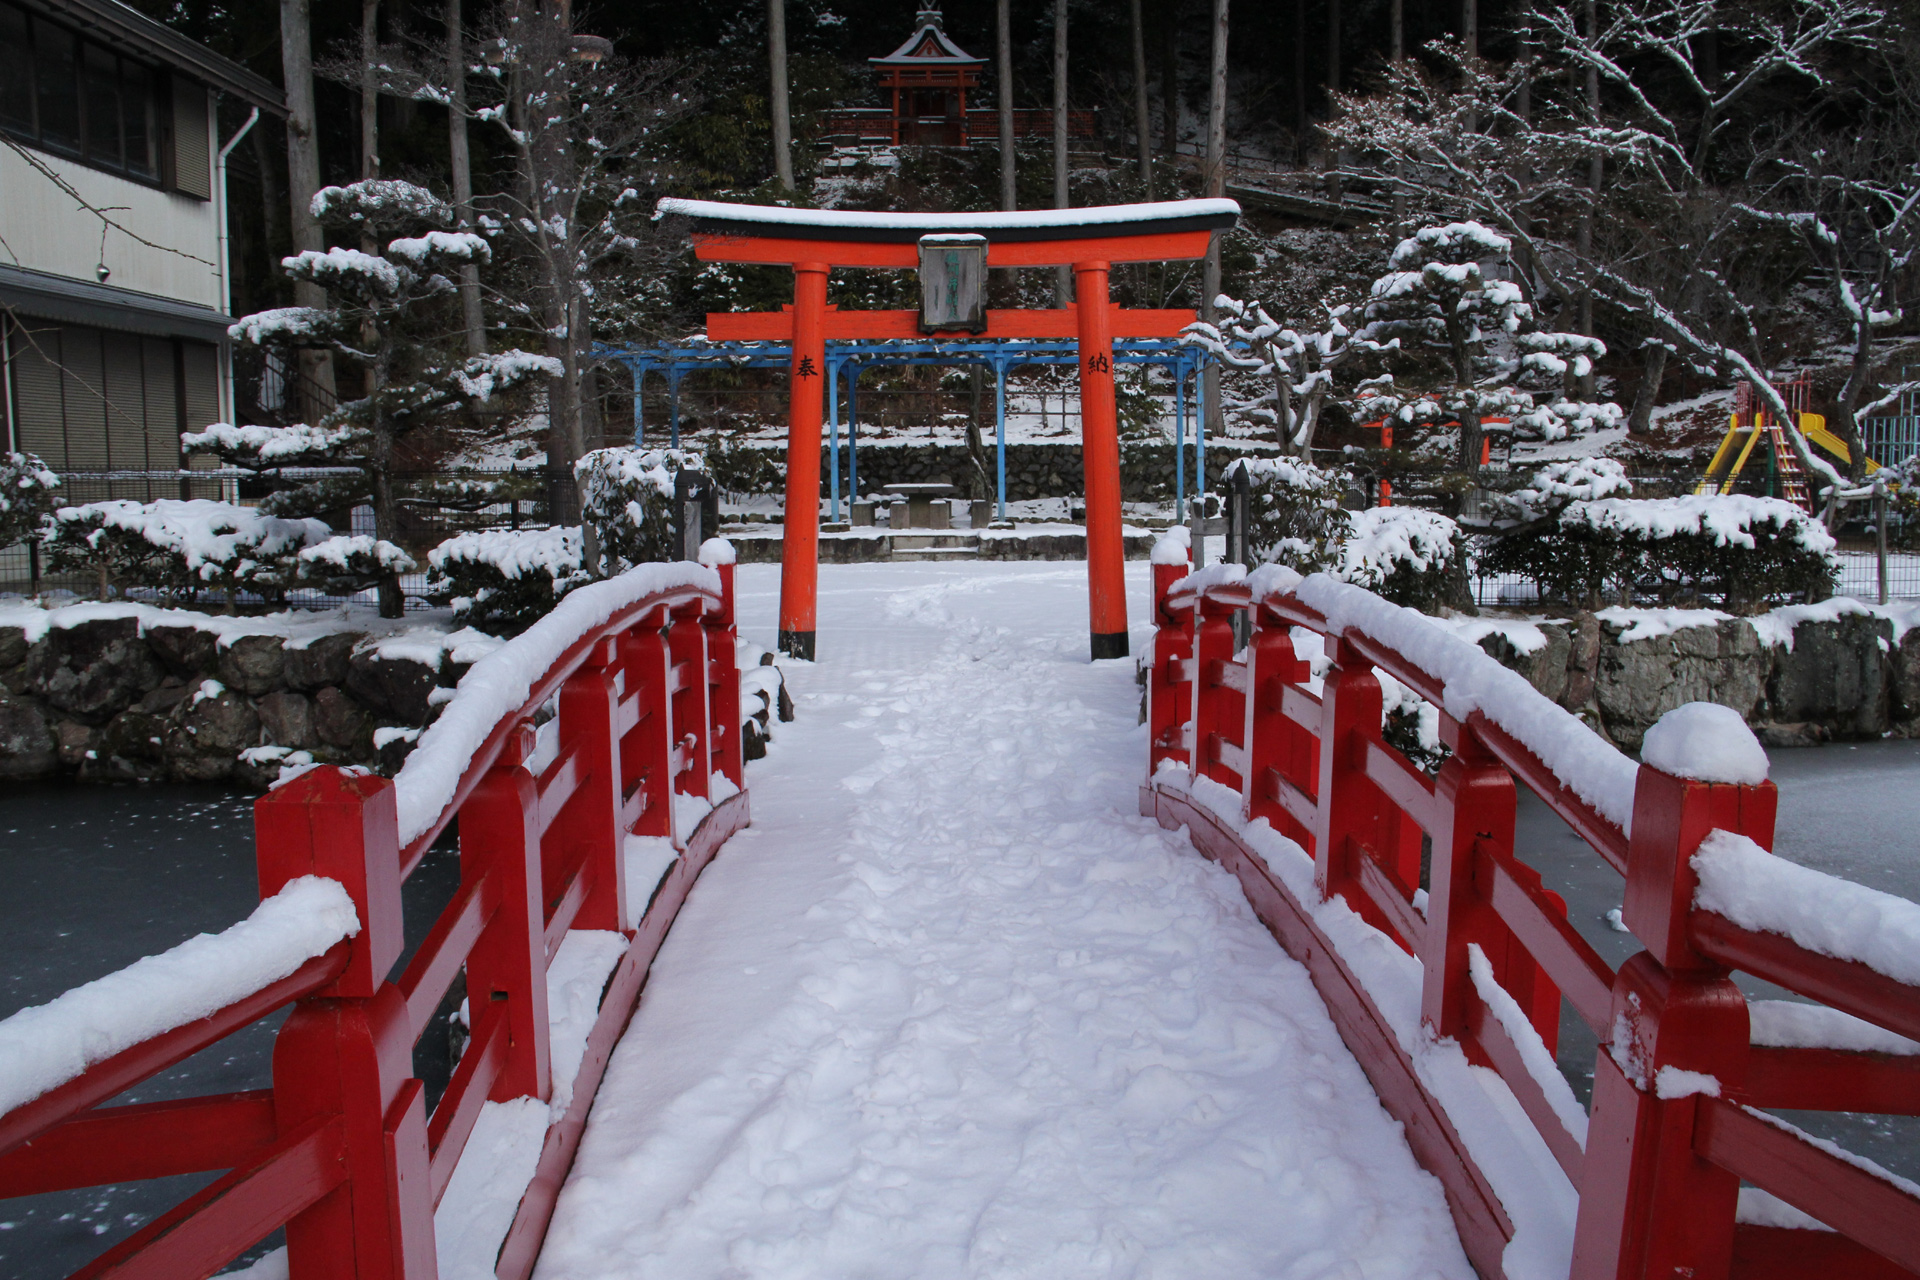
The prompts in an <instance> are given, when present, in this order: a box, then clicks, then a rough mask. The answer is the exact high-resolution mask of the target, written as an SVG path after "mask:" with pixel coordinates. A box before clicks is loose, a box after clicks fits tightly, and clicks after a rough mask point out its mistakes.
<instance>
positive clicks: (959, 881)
mask: <svg viewBox="0 0 1920 1280" xmlns="http://www.w3.org/2000/svg"><path fill="white" fill-rule="evenodd" d="M1129 569H1130V576H1129V582H1130V585H1131V587H1132V594H1133V601H1132V604H1133V610H1134V616H1135V617H1136V619H1137V618H1138V617H1139V616H1140V615H1141V612H1142V608H1141V606H1142V604H1143V603H1144V596H1145V577H1144V569H1145V566H1144V565H1133V566H1129ZM1084 575H1085V568H1084V566H1082V565H1078V564H1050V565H1049V564H977V565H946V564H915V565H849V566H830V567H826V568H825V569H824V570H823V573H822V597H821V619H820V631H819V635H820V647H821V654H822V661H821V662H820V663H819V664H818V665H814V666H798V667H789V668H788V679H789V686H790V688H791V689H792V690H793V692H794V695H795V698H796V701H797V703H798V705H799V719H798V721H797V722H796V723H794V724H790V725H785V726H781V732H780V734H779V737H778V740H777V741H776V743H775V744H774V748H773V751H772V753H771V754H770V755H769V757H768V758H767V759H766V760H763V761H760V762H757V763H756V764H754V765H752V766H750V767H749V774H748V782H749V785H750V787H751V789H752V792H753V816H754V826H753V827H752V829H750V830H749V831H746V832H744V833H742V834H741V835H739V836H737V837H736V838H735V839H734V840H733V841H732V842H731V843H730V844H729V845H728V846H727V848H726V849H725V850H724V851H723V853H722V854H721V856H720V857H719V858H718V859H717V860H716V861H715V862H714V864H713V865H712V866H711V867H710V868H709V869H708V870H707V872H706V874H705V876H704V877H703V878H702V880H701V881H700V883H699V885H698V886H697V888H696V889H695V891H694V893H693V896H692V898H691V899H690V901H689V902H688V904H687V906H686V908H685V910H684V912H683V914H682V915H681V917H680V920H679V922H678V923H677V924H676V925H675V928H674V931H673V934H672V935H671V937H670V938H669V939H668V941H667V944H666V946H665V948H664V949H663V950H662V952H661V955H660V957H659V959H658V961H657V962H656V964H655V966H654V971H653V976H652V978H651V980H650V985H649V986H648V988H647V992H646V996H645V999H644V1000H643V1001H642V1004H641V1007H640V1010H639V1013H638V1014H637V1016H636V1017H635V1019H634V1021H633V1025H632V1029H631V1030H630V1031H629V1033H628V1035H627V1037H626V1039H625V1041H624V1042H623V1043H622V1044H621V1046H620V1047H619V1049H618V1050H617V1052H616V1053H615V1056H614V1058H613V1061H612V1063H611V1066H610V1068H609V1070H608V1074H607V1077H606V1080H605V1083H604V1085H603V1086H602V1089H601V1091H600V1095H599V1099H598V1101H597V1102H596V1104H595V1107H594V1110H593V1113H592V1116H591V1119H590V1121H589V1124H588V1128H587V1132H586V1136H585V1139H584V1141H583V1143H582V1145H581V1149H580V1154H579V1158H578V1161H577V1163H576V1164H575V1167H574V1172H573V1176H572V1178H571V1180H570V1182H569V1183H568V1185H567V1187H566V1190H565V1192H564V1193H563V1195H562V1197H561V1200H560V1204H559V1209H558V1213H557V1214H556V1216H555V1219H554V1223H553V1228H552V1231H551V1233H550V1235H549V1237H548V1243H547V1247H546V1250H545V1253H544V1255H543V1257H542V1260H541V1263H540V1269H539V1272H538V1275H539V1277H541V1280H602V1278H611V1277H633V1278H635V1280H643V1278H650V1277H675V1278H676V1280H680V1278H685V1277H711V1278H715V1280H717V1278H720V1277H743V1278H744V1277H755V1278H756V1280H758V1278H761V1277H765V1278H768V1280H775V1278H784V1277H794V1278H795V1280H799V1278H801V1277H805V1278H806V1280H821V1278H823V1277H895V1276H897V1277H902V1278H906V1277H913V1278H914V1280H938V1278H941V1277H960V1276H994V1277H1014V1276H1034V1277H1047V1278H1048V1280H1067V1278H1070V1277H1081V1276H1087V1277H1096V1276H1097V1277H1109V1276H1114V1277H1118V1276H1126V1277H1148V1276H1155V1277H1179V1278H1180V1280H1201V1278H1203V1277H1211V1276H1220V1277H1229V1276H1230V1277H1234V1278H1235V1280H1245V1278H1246V1277H1251V1276H1261V1277H1300V1278H1302V1280H1306V1278H1309V1277H1326V1278H1333V1277H1339V1278H1341V1280H1349V1278H1350V1280H1361V1278H1362V1277H1379V1278H1383V1280H1384V1278H1393V1280H1417V1278H1423V1277H1429V1276H1436V1277H1461V1278H1462V1280H1465V1278H1466V1277H1470V1276H1471V1275H1472V1272H1471V1270H1470V1268H1469V1267H1468V1265H1467V1262H1466V1259H1465V1257H1464V1256H1463V1254H1462V1253H1461V1251H1460V1247H1459V1243H1458V1241H1457V1239H1456V1238H1455V1235H1454V1230H1453V1226H1452V1223H1451V1220H1450V1218H1449V1216H1448V1214H1447V1211H1446V1207H1445V1204H1444V1201H1443V1199H1442V1196H1441V1192H1440V1187H1439V1184H1438V1182H1437V1181H1435V1180H1434V1179H1433V1178H1431V1177H1430V1176H1428V1175H1426V1174H1425V1173H1422V1172H1421V1171H1420V1170H1419V1169H1418V1168H1417V1167H1416V1165H1415V1164H1414V1162H1413V1159H1412V1157H1411V1155H1410V1154H1409V1152H1408V1150H1407V1147H1406V1144H1405V1141H1404V1140H1403V1138H1402V1137H1401V1134H1400V1131H1399V1128H1398V1126H1397V1125H1396V1124H1395V1123H1394V1122H1393V1121H1392V1120H1391V1119H1389V1117H1388V1116H1387V1115H1386V1114H1385V1112H1384V1111H1382V1110H1381V1108H1380V1106H1379V1104H1378V1103H1377V1102H1376V1101H1375V1099H1374V1096H1373V1094H1372V1091H1371V1089H1370V1088H1369V1086H1368V1084H1367V1081H1366V1079H1365V1077H1364V1076H1363V1075H1362V1074H1361V1072H1360V1069H1359V1067H1358V1066H1357V1065H1356V1064H1355V1062H1354V1060H1353V1058H1352V1056H1351V1055H1350V1054H1349V1053H1348V1052H1347V1050H1346V1049H1345V1047H1344V1046H1343V1045H1342V1044H1341V1042H1340V1039H1339V1036H1338V1035H1337V1033H1336V1032H1335V1031H1334V1029H1333V1026H1332V1024H1331V1023H1330V1022H1329V1021H1328V1018H1327V1015H1326V1012H1325V1009H1324V1007H1323V1005H1322V1004H1321V1002H1320V999H1319V997H1318V996H1317V995H1316V993H1315V992H1314V989H1313V987H1312V984H1311V983H1310V982H1309V981H1308V979H1307V976H1306V973H1305V971H1304V970H1303V969H1302V968H1300V967H1299V966H1298V965H1296V964H1295V963H1294V962H1293V961H1291V960H1290V959H1288V958H1287V957H1286V956H1285V954H1284V953H1283V952H1281V950H1280V949H1279V947H1278V946H1277V945H1276V944H1275V943H1274V942H1273V941H1272V939H1271V938H1270V937H1269V936H1268V935H1267V933H1266V931H1265V930H1264V929H1263V928H1262V927H1261V926H1260V925H1259V923H1258V922H1257V921H1256V920H1255V919H1254V917H1253V915H1252V912H1251V911H1250V910H1249V909H1248V907H1247V906H1246V904H1245V901H1244V900H1243V898H1242V897H1241V894H1240V890H1239V887H1238V885H1237V884H1236V883H1235V881H1234V880H1233V879H1232V878H1231V877H1230V876H1228V875H1227V874H1226V873H1225V872H1223V871H1221V870H1220V869H1219V868H1217V867H1215V866H1214V865H1212V864H1211V863H1208V862H1207V861H1205V860H1204V859H1202V858H1200V857H1199V856H1198V855H1197V854H1195V853H1194V852H1193V850H1192V848H1191V847H1190V846H1189V845H1188V843H1187V841H1186V839H1185V837H1184V835H1182V834H1179V833H1168V832H1163V831H1161V830H1160V829H1159V828H1158V827H1157V826H1155V825H1154V824H1153V823H1152V822H1150V821H1148V820H1146V819H1142V818H1140V817H1138V816H1137V814H1136V808H1135V806H1136V789H1137V787H1138V785H1139V782H1140V777H1141V771H1142V761H1143V760H1144V759H1145V754H1146V752H1145V743H1144V739H1143V734H1144V730H1142V729H1140V728H1139V727H1137V725H1136V724H1135V719H1136V711H1137V707H1138V691H1137V690H1136V688H1135V685H1134V682H1133V670H1132V665H1131V664H1130V663H1125V662H1108V663H1101V664H1089V663H1088V662H1087V661H1086V657H1085V654H1086V632H1087V614H1086V587H1085V581H1086V580H1085V576H1084ZM776 582H777V570H775V569H773V568H772V567H767V568H762V567H760V566H743V567H742V570H741V587H742V592H741V606H742V615H743V631H745V632H746V633H747V634H748V635H749V637H750V638H752V639H755V640H758V641H761V642H762V643H764V642H766V641H767V640H768V639H770V637H771V634H772V597H773V592H774V590H775V586H776ZM1144 638H1145V632H1144V631H1141V630H1138V629H1136V633H1135V639H1136V649H1137V648H1138V647H1139V643H1140V642H1141V641H1142V640H1144Z"/></svg>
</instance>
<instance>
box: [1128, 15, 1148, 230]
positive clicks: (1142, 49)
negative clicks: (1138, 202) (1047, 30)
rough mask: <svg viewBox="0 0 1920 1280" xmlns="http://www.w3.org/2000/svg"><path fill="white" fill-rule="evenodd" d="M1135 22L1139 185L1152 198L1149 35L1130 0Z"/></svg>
mask: <svg viewBox="0 0 1920 1280" xmlns="http://www.w3.org/2000/svg"><path fill="white" fill-rule="evenodd" d="M1128 17H1130V18H1131V19H1132V20H1133V133H1134V138H1135V140H1136V141H1137V142H1138V143H1139V150H1140V186H1141V188H1142V189H1143V190H1144V191H1145V192H1146V196H1147V199H1149V200H1151V199H1153V123H1152V120H1151V118H1150V117H1149V116H1148V114H1147V33H1146V30H1145V29H1144V27H1143V25H1142V19H1141V17H1140V0H1128Z"/></svg>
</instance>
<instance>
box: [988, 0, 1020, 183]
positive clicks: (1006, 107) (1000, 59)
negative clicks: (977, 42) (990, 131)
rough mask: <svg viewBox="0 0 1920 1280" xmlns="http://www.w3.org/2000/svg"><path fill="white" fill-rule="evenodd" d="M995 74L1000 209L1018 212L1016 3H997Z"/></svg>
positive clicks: (995, 9) (994, 45)
mask: <svg viewBox="0 0 1920 1280" xmlns="http://www.w3.org/2000/svg"><path fill="white" fill-rule="evenodd" d="M993 60H994V71H995V73H996V74H997V76H998V78H999V87H998V90H997V92H998V94H999V108H1000V207H1001V208H1002V209H1017V208H1019V207H1020V195H1019V169H1018V164H1019V155H1018V153H1017V152H1016V151H1015V150H1014V146H1013V0H997V3H996V4H995V5H994V13H993Z"/></svg>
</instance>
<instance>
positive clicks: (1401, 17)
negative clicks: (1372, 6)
mask: <svg viewBox="0 0 1920 1280" xmlns="http://www.w3.org/2000/svg"><path fill="white" fill-rule="evenodd" d="M1406 56H1407V5H1406V0H1393V3H1391V4H1390V5H1388V6H1387V57H1388V58H1390V59H1391V60H1392V61H1394V62H1398V61H1400V59H1402V58H1404V57H1406Z"/></svg>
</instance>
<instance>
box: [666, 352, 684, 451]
mask: <svg viewBox="0 0 1920 1280" xmlns="http://www.w3.org/2000/svg"><path fill="white" fill-rule="evenodd" d="M680 376H681V374H680V368H679V366H678V365H672V366H669V367H668V369H667V404H668V406H669V407H670V408H671V409H672V410H673V429H672V430H671V431H670V432H669V433H668V439H669V442H670V443H671V445H672V447H673V448H675V449H678V448H679V447H680Z"/></svg>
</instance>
